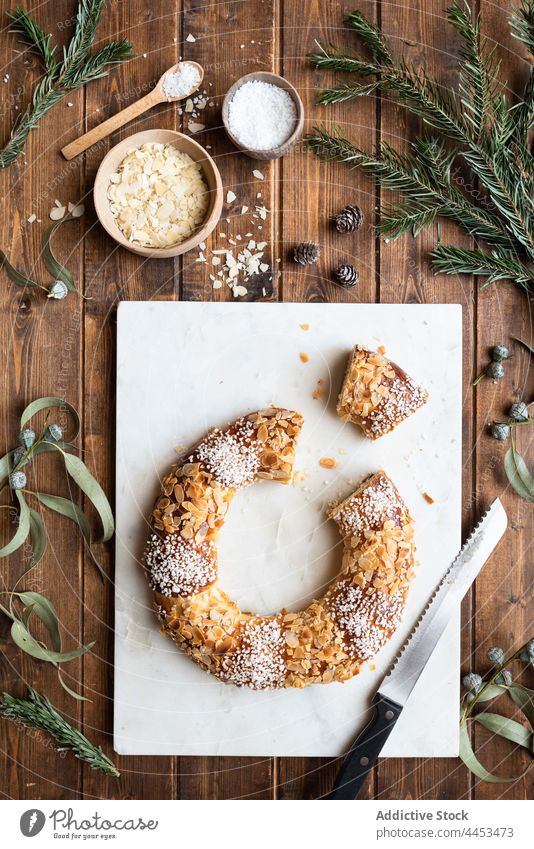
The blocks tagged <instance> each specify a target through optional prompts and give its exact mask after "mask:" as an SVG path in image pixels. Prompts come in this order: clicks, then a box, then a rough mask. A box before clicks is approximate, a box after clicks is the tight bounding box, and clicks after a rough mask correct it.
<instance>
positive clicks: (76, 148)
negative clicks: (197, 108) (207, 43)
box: [61, 61, 204, 159]
mask: <svg viewBox="0 0 534 849" xmlns="http://www.w3.org/2000/svg"><path fill="white" fill-rule="evenodd" d="M186 64H187V65H193V67H195V68H196V69H197V71H198V72H199V74H200V79H199V81H198V84H197V85H196V86H194V87H193V88H192V89H191V91H188V92H187V94H183V95H182V96H181V97H168V96H167V95H166V94H165V92H164V90H163V81H164V79H165V77H166V76H167V74H173V73H176V72H177V70H178V68H179V66H180V65H186ZM203 79H204V68H203V67H202V65H199V64H198V62H189V61H187V62H179V63H178V64H177V65H173V66H172V68H169V69H168V70H167V71H165V73H164V74H163V75H162V76H161V77H160V79H159V81H158V83H157V84H156V85H155V86H154V88H153V89H152V91H150V92H149V93H148V94H146V95H145V96H144V97H141V98H140V99H139V100H136V101H135V103H131V104H130V106H127V107H126V109H123V110H122V111H121V112H117V114H116V115H112V116H111V118H108V119H107V121H103V122H102V123H101V124H98V126H97V127H93V129H92V130H89V132H88V133H85V134H84V135H83V136H80V138H78V139H75V141H73V142H70V144H68V145H66V147H64V148H63V149H62V151H61V153H62V154H63V156H64V157H65V159H74V157H75V156H79V154H80V153H83V152H84V150H87V148H88V147H91V146H92V145H93V144H96V143H97V142H99V141H101V140H102V139H104V138H106V136H109V135H110V133H114V132H115V130H118V129H119V127H123V126H124V124H127V123H128V121H132V120H133V119H134V118H137V116H138V115H142V114H143V112H146V111H147V109H150V108H151V107H152V106H156V104H158V103H164V102H167V103H169V102H171V101H178V100H184V99H185V98H186V97H191V95H192V94H194V93H195V91H197V90H198V89H199V88H200V86H201V85H202V81H203Z"/></svg>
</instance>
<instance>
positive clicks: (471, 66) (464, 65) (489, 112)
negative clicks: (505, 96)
mask: <svg viewBox="0 0 534 849" xmlns="http://www.w3.org/2000/svg"><path fill="white" fill-rule="evenodd" d="M448 20H449V23H451V24H452V26H453V27H454V28H455V29H456V31H457V32H458V33H459V34H460V35H461V37H462V40H463V45H462V47H461V49H460V59H461V63H460V86H459V88H460V96H461V100H462V105H463V106H464V107H465V109H466V110H467V111H466V113H465V117H466V119H467V120H468V121H469V122H470V123H471V124H472V126H473V131H474V133H475V136H477V137H478V136H479V135H480V134H481V133H482V132H483V131H484V130H485V129H486V128H487V126H488V125H493V124H494V123H495V120H496V118H497V116H498V114H499V113H500V111H501V100H500V98H499V92H500V84H499V80H498V73H499V63H498V62H495V61H494V58H493V57H494V54H495V49H493V50H491V51H489V50H488V49H487V44H488V42H487V39H486V38H484V37H482V36H481V34H480V15H477V16H476V18H475V21H474V23H473V21H472V20H471V9H470V7H469V4H468V3H467V2H466V0H463V2H461V0H454V2H453V4H452V6H451V7H450V9H449V10H448Z"/></svg>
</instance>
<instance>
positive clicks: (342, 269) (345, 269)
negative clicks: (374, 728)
mask: <svg viewBox="0 0 534 849" xmlns="http://www.w3.org/2000/svg"><path fill="white" fill-rule="evenodd" d="M359 279H360V275H359V274H358V272H357V271H356V269H355V268H354V266H353V265H338V267H337V268H336V283H339V285H340V286H345V288H346V289H350V288H351V287H352V286H355V285H356V283H357V282H358V280H359Z"/></svg>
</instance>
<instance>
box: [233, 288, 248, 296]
mask: <svg viewBox="0 0 534 849" xmlns="http://www.w3.org/2000/svg"><path fill="white" fill-rule="evenodd" d="M233 293H234V298H242V297H244V296H245V295H246V294H248V289H247V288H246V287H245V286H234V288H233Z"/></svg>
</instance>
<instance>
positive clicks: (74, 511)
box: [32, 492, 106, 580]
mask: <svg viewBox="0 0 534 849" xmlns="http://www.w3.org/2000/svg"><path fill="white" fill-rule="evenodd" d="M32 495H34V496H35V497H36V498H37V499H38V500H39V501H40V502H41V504H43V505H44V506H45V507H48V508H49V509H50V510H54V511H55V512H56V513H59V514H60V515H61V516H65V517H66V518H67V519H70V520H71V521H73V522H75V523H76V524H77V525H78V527H79V528H80V531H81V533H82V536H83V538H84V540H85V542H86V543H87V547H88V549H89V554H90V555H91V560H92V561H93V563H94V564H95V566H96V567H97V569H98V571H99V572H100V576H101V578H102V580H104V578H105V576H106V573H105V572H104V569H103V568H102V566H101V565H100V563H99V562H98V560H97V559H96V557H95V555H94V554H93V551H92V549H91V544H92V541H93V539H92V537H93V534H92V531H91V524H90V522H89V519H88V518H87V516H86V515H85V513H84V512H83V510H82V509H81V508H80V507H78V505H77V504H74V502H72V501H69V499H68V498H62V497H61V496H60V495H49V494H48V493H47V492H32Z"/></svg>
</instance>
